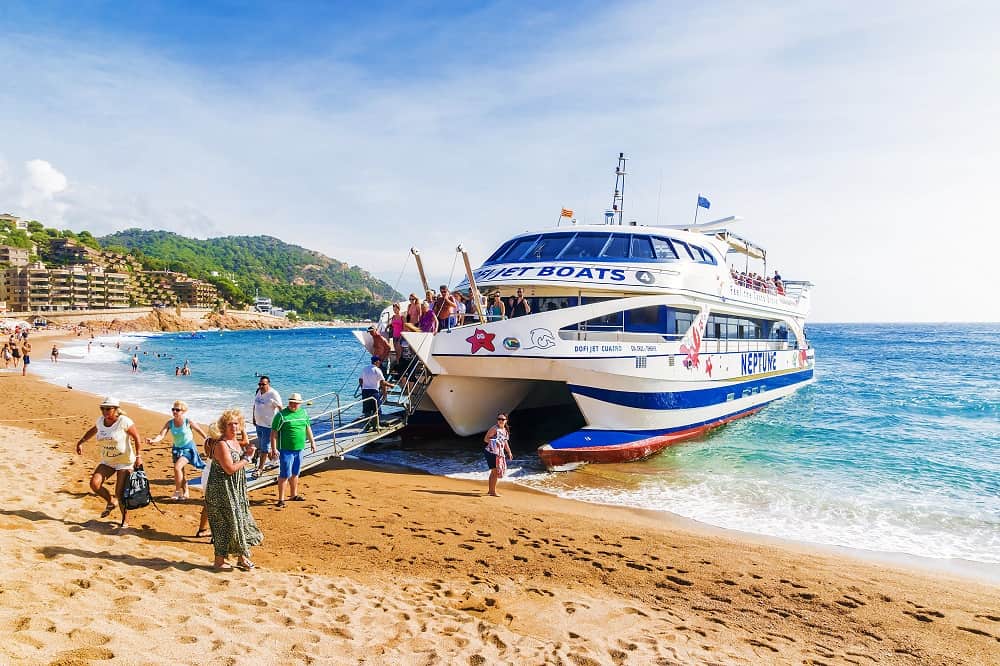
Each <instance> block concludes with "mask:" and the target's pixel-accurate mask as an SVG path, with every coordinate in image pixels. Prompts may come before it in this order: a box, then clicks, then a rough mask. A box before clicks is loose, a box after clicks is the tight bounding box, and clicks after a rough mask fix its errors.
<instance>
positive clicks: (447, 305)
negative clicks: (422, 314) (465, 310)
mask: <svg viewBox="0 0 1000 666" xmlns="http://www.w3.org/2000/svg"><path fill="white" fill-rule="evenodd" d="M440 289H441V294H440V295H439V296H438V297H437V298H435V299H434V316H436V317H437V319H438V330H439V331H440V330H441V329H447V330H449V331H450V330H451V329H453V328H455V325H456V323H457V319H456V317H455V312H456V310H457V309H458V302H456V301H455V297H454V296H452V295H451V292H450V291H448V287H446V286H445V285H441V288H440Z"/></svg>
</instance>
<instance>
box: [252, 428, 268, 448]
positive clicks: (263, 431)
mask: <svg viewBox="0 0 1000 666" xmlns="http://www.w3.org/2000/svg"><path fill="white" fill-rule="evenodd" d="M254 427H255V428H256V429H257V450H258V451H260V452H261V453H267V452H268V451H270V450H271V429H270V428H268V427H267V426H262V425H259V426H254Z"/></svg>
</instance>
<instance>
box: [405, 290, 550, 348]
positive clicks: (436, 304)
mask: <svg viewBox="0 0 1000 666" xmlns="http://www.w3.org/2000/svg"><path fill="white" fill-rule="evenodd" d="M472 299H473V297H472V293H471V292H470V293H468V294H463V293H462V292H460V291H451V290H450V289H448V287H447V286H446V285H441V287H440V289H439V293H437V294H435V293H434V291H432V290H430V289H428V290H427V292H426V294H425V295H424V298H422V299H421V298H420V297H418V296H417V295H416V294H410V298H409V302H408V304H407V306H406V312H403V310H402V307H401V306H400V304H399V303H394V304H393V306H392V317H391V318H390V319H389V322H388V325H387V327H386V332H387V333H389V335H390V336H391V337H393V338H396V337H399V336H400V335H402V333H403V331H421V332H423V333H437V332H438V331H442V330H448V329H452V328H455V327H456V326H462V325H463V324H465V323H466V322H467V321H468V322H471V321H473V320H474V319H475V318H476V305H475V303H474V301H473V300H472ZM481 305H482V310H483V314H485V315H486V318H487V319H488V320H490V321H497V320H500V319H507V318H508V317H523V316H524V315H526V314H530V313H531V304H530V303H529V302H528V300H527V299H526V298H525V297H524V290H522V289H518V290H517V293H516V294H515V295H513V296H511V297H510V298H507V299H504V298H503V297H501V295H500V292H499V291H495V292H493V293H491V294H489V296H485V297H483V302H482V304H481Z"/></svg>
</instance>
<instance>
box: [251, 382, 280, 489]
mask: <svg viewBox="0 0 1000 666" xmlns="http://www.w3.org/2000/svg"><path fill="white" fill-rule="evenodd" d="M282 407H284V405H283V404H282V403H281V396H280V395H278V392H277V391H275V390H274V389H273V388H271V378H270V377H268V376H267V375H261V376H260V378H259V379H258V380H257V393H255V394H254V396H253V410H252V412H253V425H254V427H255V428H256V429H257V474H258V476H259V475H260V473H261V472H262V471H264V463H265V462H266V461H267V459H268V458H271V460H274V459H275V458H277V457H278V452H277V451H271V422H272V421H273V420H274V415H275V414H277V413H278V412H280V411H281V408H282Z"/></svg>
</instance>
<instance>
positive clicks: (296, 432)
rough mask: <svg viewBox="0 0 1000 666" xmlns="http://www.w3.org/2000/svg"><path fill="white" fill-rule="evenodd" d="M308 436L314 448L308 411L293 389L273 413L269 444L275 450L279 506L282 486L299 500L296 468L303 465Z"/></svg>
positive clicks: (281, 497) (314, 441)
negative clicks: (280, 408)
mask: <svg viewBox="0 0 1000 666" xmlns="http://www.w3.org/2000/svg"><path fill="white" fill-rule="evenodd" d="M306 440H309V448H310V450H311V451H312V452H313V453H315V452H316V439H315V438H314V437H313V431H312V428H311V427H310V426H309V415H308V414H306V410H304V409H302V396H301V395H299V394H298V393H293V394H291V395H290V396H288V407H285V408H284V409H282V410H281V411H280V412H278V413H277V414H275V415H274V420H272V421H271V446H272V447H273V448H276V449H277V451H278V506H279V507H280V506H285V488H286V487H288V489H289V490H290V491H291V493H292V496H291V497H290V498H289V499H291V500H292V501H293V502H301V501H303V500H305V497H303V496H302V495H299V469H300V468H301V467H302V451H303V450H304V449H305V448H306Z"/></svg>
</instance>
